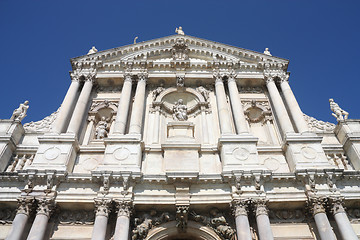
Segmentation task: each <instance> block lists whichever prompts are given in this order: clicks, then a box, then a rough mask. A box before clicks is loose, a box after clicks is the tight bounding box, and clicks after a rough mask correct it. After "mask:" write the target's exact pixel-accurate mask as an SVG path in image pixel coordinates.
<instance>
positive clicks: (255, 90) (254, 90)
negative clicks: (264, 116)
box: [239, 87, 264, 94]
mask: <svg viewBox="0 0 360 240" xmlns="http://www.w3.org/2000/svg"><path fill="white" fill-rule="evenodd" d="M239 90H240V93H256V94H260V93H264V89H263V88H262V87H240V89H239Z"/></svg>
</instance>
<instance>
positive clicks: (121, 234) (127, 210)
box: [114, 201, 132, 240]
mask: <svg viewBox="0 0 360 240" xmlns="http://www.w3.org/2000/svg"><path fill="white" fill-rule="evenodd" d="M116 205H117V209H118V214H117V219H116V227H115V235H114V240H128V239H129V231H130V214H131V209H132V205H131V202H126V201H118V202H116Z"/></svg>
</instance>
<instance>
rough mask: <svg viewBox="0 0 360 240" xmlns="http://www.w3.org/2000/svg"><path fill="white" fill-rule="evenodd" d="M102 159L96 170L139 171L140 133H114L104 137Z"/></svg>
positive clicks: (141, 144) (140, 157) (140, 154)
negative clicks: (103, 154)
mask: <svg viewBox="0 0 360 240" xmlns="http://www.w3.org/2000/svg"><path fill="white" fill-rule="evenodd" d="M104 143H105V156H104V161H103V163H102V164H101V165H99V166H98V167H97V168H96V170H99V171H101V170H109V169H111V170H112V171H129V172H133V173H140V170H141V160H142V150H143V148H144V146H143V142H142V141H141V135H130V134H128V135H120V134H119V135H115V134H113V135H112V136H109V137H108V138H105V139H104Z"/></svg>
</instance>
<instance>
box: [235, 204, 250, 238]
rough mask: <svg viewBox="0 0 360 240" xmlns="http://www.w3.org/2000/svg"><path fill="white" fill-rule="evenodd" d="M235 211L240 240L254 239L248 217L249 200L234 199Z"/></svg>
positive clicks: (237, 232) (237, 234) (237, 233)
mask: <svg viewBox="0 0 360 240" xmlns="http://www.w3.org/2000/svg"><path fill="white" fill-rule="evenodd" d="M233 213H234V216H235V223H236V236H237V239H238V240H252V237H251V231H250V224H249V219H248V214H247V213H248V210H247V201H245V200H234V201H233Z"/></svg>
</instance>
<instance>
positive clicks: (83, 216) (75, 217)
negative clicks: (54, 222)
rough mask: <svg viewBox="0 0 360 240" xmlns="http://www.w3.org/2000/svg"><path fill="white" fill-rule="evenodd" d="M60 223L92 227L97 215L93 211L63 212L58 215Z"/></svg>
mask: <svg viewBox="0 0 360 240" xmlns="http://www.w3.org/2000/svg"><path fill="white" fill-rule="evenodd" d="M58 219H59V223H60V224H64V225H92V224H94V221H95V213H94V211H92V210H89V211H88V210H73V211H72V210H63V211H61V212H60V213H59V215H58Z"/></svg>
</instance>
